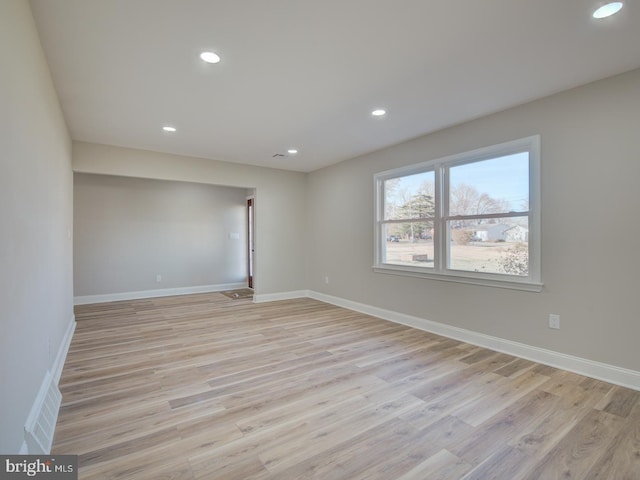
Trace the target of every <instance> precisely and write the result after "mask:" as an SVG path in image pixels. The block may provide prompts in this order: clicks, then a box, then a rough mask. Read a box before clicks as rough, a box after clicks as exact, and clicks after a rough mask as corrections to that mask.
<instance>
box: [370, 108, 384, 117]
mask: <svg viewBox="0 0 640 480" xmlns="http://www.w3.org/2000/svg"><path fill="white" fill-rule="evenodd" d="M386 114H387V111H386V110H385V109H384V108H376V109H375V110H374V111H373V112H371V115H373V116H374V117H382V116H383V115H386Z"/></svg>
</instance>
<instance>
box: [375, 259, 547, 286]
mask: <svg viewBox="0 0 640 480" xmlns="http://www.w3.org/2000/svg"><path fill="white" fill-rule="evenodd" d="M373 271H374V272H376V273H384V274H387V275H399V276H403V277H414V278H426V279H429V280H439V281H442V282H455V283H466V284H470V285H481V286H484V287H494V288H507V289H510V290H522V291H526V292H541V291H542V287H543V286H544V285H543V284H542V283H536V282H530V281H514V280H503V279H502V278H490V277H489V276H486V277H479V276H478V277H475V276H468V275H456V274H451V273H436V272H425V271H424V270H423V269H419V270H418V269H417V268H412V267H404V266H400V265H374V266H373Z"/></svg>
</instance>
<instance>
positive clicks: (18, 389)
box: [0, 0, 73, 453]
mask: <svg viewBox="0 0 640 480" xmlns="http://www.w3.org/2000/svg"><path fill="white" fill-rule="evenodd" d="M0 59H1V61H2V74H0V225H1V229H2V230H1V232H0V266H1V267H2V273H1V274H0V452H1V453H17V452H18V451H19V449H20V446H21V444H22V439H23V426H24V424H25V420H26V418H27V415H28V413H29V410H30V408H31V405H32V404H33V402H34V400H35V397H36V395H37V393H38V389H39V387H40V384H41V383H42V381H43V379H44V377H45V372H46V371H47V370H48V369H50V368H51V367H52V365H53V363H54V360H55V356H56V354H57V352H58V350H59V348H60V346H61V343H62V341H63V337H64V334H65V332H66V330H67V327H68V326H69V325H70V322H71V321H72V320H73V286H72V253H71V252H72V233H73V232H72V222H73V220H72V195H73V184H72V172H71V142H70V139H69V135H68V133H67V127H66V125H65V122H64V119H63V116H62V112H61V110H60V106H59V104H58V98H57V96H56V93H55V90H54V87H53V83H52V81H51V76H50V73H49V68H48V66H47V64H46V61H45V59H44V55H43V52H42V49H41V46H40V40H39V38H38V33H37V31H36V28H35V25H34V22H33V18H32V16H31V10H30V8H29V3H28V2H26V1H22V0H3V1H1V2H0Z"/></svg>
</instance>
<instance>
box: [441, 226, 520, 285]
mask: <svg viewBox="0 0 640 480" xmlns="http://www.w3.org/2000/svg"><path fill="white" fill-rule="evenodd" d="M493 221H495V222H496V223H476V224H473V225H468V226H464V227H457V226H456V225H455V224H454V223H453V222H447V223H448V225H447V228H448V234H449V240H450V242H449V243H450V250H449V268H450V269H451V270H464V271H467V272H483V273H501V274H507V275H515V276H525V277H526V276H527V275H528V274H529V225H528V218H527V217H512V218H504V219H498V220H493Z"/></svg>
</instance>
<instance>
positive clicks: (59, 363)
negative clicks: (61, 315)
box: [51, 315, 76, 385]
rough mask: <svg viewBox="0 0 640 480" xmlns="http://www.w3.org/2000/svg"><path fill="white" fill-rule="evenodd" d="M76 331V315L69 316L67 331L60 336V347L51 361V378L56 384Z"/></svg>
mask: <svg viewBox="0 0 640 480" xmlns="http://www.w3.org/2000/svg"><path fill="white" fill-rule="evenodd" d="M75 331H76V316H75V315H72V316H71V321H70V322H69V324H68V325H67V331H66V332H65V334H64V337H63V338H62V342H61V343H60V347H59V348H58V353H57V355H56V358H55V360H54V361H53V365H52V366H51V375H52V376H53V380H54V382H55V383H56V385H57V384H58V382H59V381H60V376H61V375H62V368H63V367H64V361H65V360H66V359H67V353H68V352H69V346H70V345H71V339H72V338H73V332H75Z"/></svg>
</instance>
